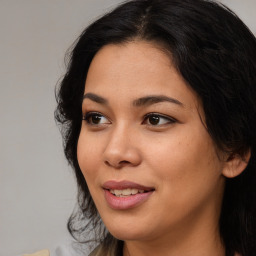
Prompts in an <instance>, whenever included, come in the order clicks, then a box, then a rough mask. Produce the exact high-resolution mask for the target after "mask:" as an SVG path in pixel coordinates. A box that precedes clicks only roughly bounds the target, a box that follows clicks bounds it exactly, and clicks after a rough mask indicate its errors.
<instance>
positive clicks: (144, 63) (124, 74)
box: [85, 41, 198, 106]
mask: <svg viewBox="0 0 256 256" xmlns="http://www.w3.org/2000/svg"><path fill="white" fill-rule="evenodd" d="M88 92H93V93H96V94H99V95H101V96H104V97H107V98H110V99H111V98H113V97H114V96H117V97H119V98H122V97H123V96H125V98H126V99H127V98H129V97H131V98H138V97H143V96H145V95H155V94H157V95H160V94H161V95H166V96H169V97H174V98H177V100H179V101H180V102H184V105H188V106H192V105H195V103H198V99H197V95H196V93H195V92H194V91H193V90H192V89H191V88H190V86H188V85H187V83H186V81H185V80H184V79H183V77H182V76H181V75H180V74H179V73H178V72H177V70H176V69H175V67H174V66H173V64H172V59H171V55H170V54H167V53H165V52H164V51H163V50H161V49H159V47H157V46H156V45H155V44H153V43H151V42H145V41H135V42H129V43H125V44H111V45H106V46H104V47H103V48H102V49H100V50H99V51H98V53H97V54H96V55H95V57H94V58H93V60H92V63H91V65H90V67H89V70H88V74H87V78H86V83H85V93H88Z"/></svg>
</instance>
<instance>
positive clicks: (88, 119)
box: [82, 112, 177, 127]
mask: <svg viewBox="0 0 256 256" xmlns="http://www.w3.org/2000/svg"><path fill="white" fill-rule="evenodd" d="M96 116H98V117H100V118H105V119H106V120H109V118H108V117H105V116H104V115H103V114H101V113H100V112H88V113H86V114H85V115H84V116H83V118H82V119H83V120H84V121H86V123H87V124H88V125H91V126H94V127H97V126H100V125H106V124H110V123H111V122H110V121H108V122H106V123H102V124H95V123H92V120H91V118H93V117H96ZM149 118H155V119H154V120H153V121H159V122H160V121H161V119H164V120H166V121H164V123H162V124H158V123H157V124H152V123H151V124H149V123H147V120H149ZM99 121H101V120H99ZM151 121H152V120H151ZM176 122H177V120H176V119H174V118H173V117H170V116H165V115H162V114H159V113H148V114H146V115H145V116H144V117H143V121H142V124H145V125H148V126H151V127H161V126H164V125H168V124H173V123H176Z"/></svg>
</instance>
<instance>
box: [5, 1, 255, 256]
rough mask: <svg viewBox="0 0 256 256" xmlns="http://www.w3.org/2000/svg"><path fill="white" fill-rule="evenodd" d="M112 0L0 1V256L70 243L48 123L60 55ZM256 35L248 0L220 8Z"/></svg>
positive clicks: (60, 165)
mask: <svg viewBox="0 0 256 256" xmlns="http://www.w3.org/2000/svg"><path fill="white" fill-rule="evenodd" d="M119 2H121V1H118V0H116V1H115V0H72V1H71V0H0V33H1V35H0V36H1V37H0V56H1V58H0V118H1V119H0V122H1V125H0V127H1V128H0V129H1V130H0V256H13V255H19V254H21V253H25V252H33V251H36V250H39V249H43V248H50V249H53V248H54V247H55V246H56V245H57V244H62V243H65V242H66V241H69V240H71V238H70V237H69V235H68V232H67V231H66V220H67V218H68V216H69V215H70V213H71V212H72V209H73V205H74V202H75V196H76V187H75V183H74V176H73V174H72V172H71V169H70V168H69V167H68V166H67V163H66V161H65V159H64V156H63V152H62V142H61V137H60V134H59V131H58V128H57V127H56V124H55V122H54V119H53V112H54V108H55V98H54V87H55V85H56V83H57V81H58V79H59V78H60V77H61V75H63V74H64V71H65V67H64V64H63V63H64V62H63V58H64V53H65V51H66V50H67V48H68V47H69V46H70V45H71V44H72V42H73V41H74V40H75V38H76V37H77V36H78V35H79V33H80V32H81V31H82V30H83V28H84V27H85V26H86V25H87V24H88V23H89V22H91V21H92V20H94V18H96V17H97V16H99V15H100V14H102V13H104V12H105V11H106V10H108V9H109V8H112V7H113V6H115V4H116V3H119ZM222 2H224V3H226V4H227V5H228V6H229V7H230V8H231V9H233V10H234V11H235V12H236V13H237V14H238V15H239V16H240V17H241V18H242V20H243V21H244V22H245V23H246V24H247V25H248V26H249V27H250V28H251V30H252V31H253V32H254V33H256V22H255V21H256V20H255V16H254V15H255V11H256V1H255V0H243V1H241V0H225V1H224V0H223V1H222Z"/></svg>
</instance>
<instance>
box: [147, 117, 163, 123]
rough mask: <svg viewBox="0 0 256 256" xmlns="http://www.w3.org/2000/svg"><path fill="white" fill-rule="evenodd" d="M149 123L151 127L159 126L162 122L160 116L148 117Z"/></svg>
mask: <svg viewBox="0 0 256 256" xmlns="http://www.w3.org/2000/svg"><path fill="white" fill-rule="evenodd" d="M148 122H149V123H150V124H151V125H158V123H159V122H160V117H159V116H156V115H155V116H154V115H152V116H149V117H148Z"/></svg>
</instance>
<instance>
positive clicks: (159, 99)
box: [83, 93, 184, 107]
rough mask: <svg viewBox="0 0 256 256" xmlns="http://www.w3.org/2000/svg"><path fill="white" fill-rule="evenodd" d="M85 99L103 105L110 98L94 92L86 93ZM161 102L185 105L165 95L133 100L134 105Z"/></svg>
mask: <svg viewBox="0 0 256 256" xmlns="http://www.w3.org/2000/svg"><path fill="white" fill-rule="evenodd" d="M83 99H90V100H92V101H94V102H96V103H99V104H103V105H107V104H108V100H107V99H105V98H103V97H101V96H99V95H97V94H94V93H86V94H85V95H84V96H83ZM159 102H170V103H174V104H176V105H179V106H182V107H183V106H184V105H183V104H182V103H181V102H180V101H178V100H177V99H174V98H171V97H167V96H165V95H149V96H145V97H141V98H138V99H136V100H134V101H133V102H132V105H133V106H135V107H141V106H149V105H153V104H156V103H159Z"/></svg>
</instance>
